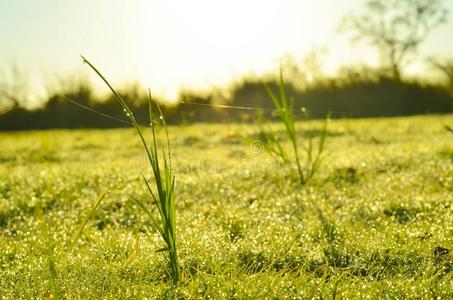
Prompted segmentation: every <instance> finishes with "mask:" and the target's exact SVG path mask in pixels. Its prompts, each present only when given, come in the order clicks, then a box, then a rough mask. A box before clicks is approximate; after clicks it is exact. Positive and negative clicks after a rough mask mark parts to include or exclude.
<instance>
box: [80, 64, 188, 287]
mask: <svg viewBox="0 0 453 300" xmlns="http://www.w3.org/2000/svg"><path fill="white" fill-rule="evenodd" d="M82 58H83V62H84V63H86V64H88V65H89V66H90V67H91V69H93V71H95V72H96V74H97V75H98V76H99V77H100V78H101V79H102V80H103V81H104V82H105V84H106V85H107V86H108V87H109V89H110V90H111V91H112V93H113V94H114V95H115V97H116V99H117V100H118V102H119V103H120V104H121V106H122V108H123V110H124V112H125V113H126V116H127V117H128V118H129V120H130V121H131V122H132V125H133V126H134V128H135V129H136V131H137V134H138V136H139V137H140V140H141V142H142V144H143V148H144V149H145V152H146V155H147V158H148V161H149V163H150V166H151V169H152V172H153V175H154V179H153V182H154V186H155V188H156V189H157V193H155V192H153V188H152V186H151V183H150V182H149V180H148V179H147V178H146V176H145V175H143V174H142V178H143V181H144V183H145V185H146V188H147V190H148V192H149V196H150V197H151V200H152V202H153V203H154V205H155V207H156V208H157V210H158V212H159V217H160V219H156V218H155V217H154V215H153V213H152V212H151V211H150V210H149V209H148V208H147V206H146V204H145V203H146V202H145V201H142V200H140V199H138V198H136V197H134V196H130V197H131V198H132V199H133V200H134V201H135V202H136V203H137V204H138V205H139V206H140V207H141V208H142V209H143V211H144V212H145V213H146V215H147V216H148V217H149V218H150V220H151V224H152V226H153V227H154V229H156V230H157V231H158V232H159V234H160V236H161V237H162V239H163V240H164V242H165V244H166V247H164V248H161V249H158V250H157V251H158V252H162V253H166V254H167V256H166V257H167V262H168V266H169V274H170V276H171V278H172V280H173V283H174V284H176V283H177V282H178V280H179V270H178V256H177V248H176V210H175V194H174V190H175V176H174V174H173V169H172V157H171V149H170V141H169V137H168V131H167V126H166V123H165V118H164V116H163V114H162V111H161V110H160V108H159V106H157V107H158V109H159V120H160V121H161V122H162V124H163V126H164V129H165V134H166V139H167V144H166V150H165V147H162V148H161V149H162V150H161V151H162V155H160V154H159V149H158V145H157V137H156V130H155V123H154V122H155V120H154V116H153V107H152V106H153V104H152V102H151V92H149V106H148V109H149V122H150V126H151V132H152V142H151V145H148V143H147V142H146V139H145V137H144V133H143V131H142V129H141V126H140V125H139V124H138V122H137V120H136V119H135V116H134V113H133V112H132V110H131V109H130V108H129V106H128V105H127V103H126V102H125V101H124V99H123V98H122V97H121V96H120V95H119V94H118V93H117V92H116V91H115V90H114V89H113V87H112V86H111V85H110V83H109V82H108V81H107V79H105V77H104V76H103V75H102V74H101V72H100V71H98V70H97V69H96V67H94V66H93V65H92V64H91V63H90V62H89V61H88V60H87V59H85V58H84V57H83V56H82ZM102 197H103V195H101V197H100V198H99V199H100V200H102ZM100 200H98V202H97V204H98V203H99V202H100Z"/></svg>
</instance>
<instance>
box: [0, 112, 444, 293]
mask: <svg viewBox="0 0 453 300" xmlns="http://www.w3.org/2000/svg"><path fill="white" fill-rule="evenodd" d="M445 125H449V126H450V127H451V126H452V125H453V115H443V116H438V115H431V116H417V117H405V118H388V119H384V118H382V119H355V120H352V119H351V120H348V119H344V120H332V121H330V122H329V125H328V132H327V139H326V153H325V154H326V156H325V158H324V160H323V161H322V165H321V166H320V168H319V172H318V173H317V174H316V175H315V176H314V177H313V179H312V180H310V181H309V182H308V183H307V184H305V185H301V184H300V182H299V180H298V178H297V172H296V170H295V169H294V166H293V165H281V164H280V163H279V161H278V160H276V159H274V158H272V157H271V156H269V155H268V154H267V153H266V152H265V151H264V147H263V145H262V144H261V142H260V140H259V139H258V132H259V128H258V126H257V125H251V124H239V123H238V124H227V125H221V124H210V125H206V124H195V125H181V126H169V127H168V131H169V135H170V136H169V138H170V143H171V148H172V151H173V167H174V171H175V174H176V188H175V203H176V218H177V220H176V224H177V225H176V228H177V245H178V255H179V257H178V260H179V268H180V281H179V283H178V284H177V285H176V286H174V285H173V284H172V281H171V278H170V276H169V274H168V273H167V266H166V261H165V258H164V256H163V255H162V253H161V252H158V251H157V250H158V249H161V248H162V247H163V242H162V240H161V239H160V237H159V234H158V232H157V231H155V230H154V229H153V227H152V226H151V224H150V221H149V218H147V217H146V215H145V214H144V213H143V211H142V210H141V209H140V207H139V206H138V205H137V203H135V202H134V201H132V199H131V198H130V196H132V197H136V198H139V199H142V200H143V201H145V202H146V203H148V204H149V205H148V206H149V207H152V205H151V199H149V194H147V191H146V188H145V187H144V186H143V182H142V181H141V173H142V172H143V173H144V175H145V176H147V177H151V172H150V169H149V167H148V165H147V163H148V162H147V160H146V159H147V158H146V155H145V151H144V149H143V147H142V146H141V145H140V140H139V139H138V137H137V135H136V133H135V132H134V131H133V129H109V130H48V131H27V132H11V133H6V132H5V133H0V237H1V238H0V299H46V298H70V299H74V298H75V299H100V298H105V299H123V298H139V299H140V298H149V299H154V298H170V299H172V298H176V299H198V298H206V299H364V298H369V299H411V298H412V299H414V298H422V299H451V297H452V296H453V285H452V282H453V272H452V269H453V255H452V251H453V134H452V133H451V132H449V131H448V130H446V129H445V128H444V126H445ZM268 126H269V127H272V128H273V129H274V130H276V131H277V132H278V134H280V136H283V134H284V131H283V130H284V129H283V125H282V124H278V123H275V124H270V125H268ZM321 126H322V122H321V121H310V122H298V123H297V124H296V127H297V129H298V131H297V132H298V133H299V134H300V133H301V132H302V130H305V131H306V132H308V133H309V134H312V135H313V136H314V139H315V141H316V139H319V132H320V128H321ZM145 132H146V135H147V136H148V137H149V136H150V132H149V130H148V131H145ZM163 134H164V133H163V132H162V130H160V132H159V135H161V138H162V140H165V138H164V135H163ZM317 135H318V136H317ZM303 137H304V136H303V135H301V136H300V137H299V140H300V141H302V140H303ZM284 146H285V147H288V148H290V143H289V141H288V143H285V144H284ZM302 161H303V159H302ZM105 190H108V192H107V195H106V197H105V198H104V199H103V201H102V202H101V203H100V205H99V207H98V209H97V210H96V211H95V213H94V215H93V216H92V218H91V219H90V220H89V221H88V223H87V225H86V227H85V229H84V231H83V232H82V235H81V236H80V238H79V240H78V241H77V243H76V244H75V245H74V247H73V248H72V249H71V244H72V243H73V241H74V238H75V234H76V233H77V230H78V228H79V227H80V225H81V224H82V222H83V220H84V218H85V217H86V216H87V215H88V214H89V212H90V210H91V208H92V207H93V205H94V203H95V202H96V199H97V198H98V196H99V195H100V194H101V193H102V192H103V191H105ZM154 213H157V212H156V211H154Z"/></svg>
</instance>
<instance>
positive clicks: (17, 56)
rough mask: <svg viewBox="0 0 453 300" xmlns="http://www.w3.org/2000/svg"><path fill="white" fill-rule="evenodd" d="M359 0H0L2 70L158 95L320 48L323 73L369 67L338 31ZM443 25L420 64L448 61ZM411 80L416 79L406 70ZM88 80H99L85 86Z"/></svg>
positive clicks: (452, 50) (450, 46)
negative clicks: (102, 82) (104, 81)
mask: <svg viewBox="0 0 453 300" xmlns="http://www.w3.org/2000/svg"><path fill="white" fill-rule="evenodd" d="M361 2H362V1H361V0H341V1H338V0H317V1H312V0H229V1H214V0H192V1H183V0H180V1H175V0H148V1H147V0H129V1H125V0H96V1H93V0H77V1H69V0H0V72H1V70H2V69H4V68H8V67H9V66H11V64H12V62H16V63H17V65H18V66H19V68H21V69H24V70H27V72H29V74H30V76H31V77H32V81H33V82H34V83H35V86H39V85H41V88H43V87H44V85H45V84H43V82H45V81H46V78H47V79H48V78H50V77H52V76H53V77H55V76H58V75H61V76H63V77H64V75H67V74H74V73H76V72H77V73H80V74H83V75H82V76H87V77H92V78H93V74H91V71H90V70H89V69H88V68H87V67H86V66H84V65H83V64H82V61H81V58H80V55H81V54H82V55H84V56H86V57H87V58H88V59H89V60H91V62H92V63H93V64H95V65H96V66H97V67H99V69H100V70H101V71H102V72H103V73H104V75H105V76H106V77H107V78H109V79H110V80H111V81H112V83H113V84H115V85H121V84H124V82H133V81H135V80H138V81H139V82H140V83H141V84H142V85H143V86H145V87H150V88H151V89H152V90H153V91H155V93H157V94H158V95H159V96H164V97H167V98H169V99H172V98H175V97H176V95H177V92H178V90H179V89H180V88H183V87H185V88H208V87H209V86H212V85H221V84H225V83H229V82H231V81H232V80H234V79H236V78H239V77H241V76H242V75H245V74H257V75H259V74H262V73H265V72H269V71H272V70H275V69H276V68H277V67H278V64H279V59H280V58H281V57H282V56H283V55H286V54H290V55H293V56H294V57H295V58H296V59H301V58H302V57H303V55H304V54H307V53H308V52H310V51H311V50H312V49H313V48H324V47H325V48H327V49H328V52H327V53H326V54H325V55H324V57H323V62H324V67H325V71H326V72H334V71H335V70H336V69H338V68H339V67H341V66H342V65H347V64H358V63H369V64H377V62H378V56H377V54H376V53H375V51H374V50H372V49H370V48H368V47H366V46H362V45H360V44H352V43H351V42H350V40H349V37H348V35H339V34H338V33H337V27H338V23H339V22H340V20H341V18H342V17H343V16H344V15H345V14H347V13H348V12H350V11H351V10H353V9H355V8H357V7H359V6H360V3H361ZM446 4H447V6H448V8H449V9H450V17H449V22H448V23H446V24H444V25H442V26H441V27H439V28H438V29H436V30H435V31H434V32H433V33H432V34H431V36H430V37H429V39H428V40H427V42H426V43H425V44H424V45H423V47H422V48H421V51H420V54H421V56H422V57H426V56H430V55H437V56H441V57H451V56H453V40H452V39H451V38H446V37H452V36H453V21H452V19H453V0H447V1H446ZM412 70H413V72H423V69H422V68H421V66H420V65H418V66H417V64H414V66H413V67H412ZM93 82H97V83H98V84H99V81H96V80H93Z"/></svg>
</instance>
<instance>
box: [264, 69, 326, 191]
mask: <svg viewBox="0 0 453 300" xmlns="http://www.w3.org/2000/svg"><path fill="white" fill-rule="evenodd" d="M266 89H267V92H268V94H269V96H270V98H271V99H272V102H273V103H274V107H275V109H276V110H277V112H278V114H279V116H280V121H281V123H283V125H284V127H285V131H286V137H287V138H288V139H289V141H290V142H291V146H292V150H293V155H292V156H290V155H289V154H288V153H287V152H286V150H285V147H283V146H282V143H281V142H280V140H279V139H278V138H277V137H276V136H275V134H274V133H272V132H266V131H265V130H263V129H262V130H261V131H260V136H261V137H262V138H263V142H264V143H265V145H264V149H266V150H267V151H268V152H269V153H270V154H271V155H272V156H274V157H277V158H279V159H280V161H282V162H283V163H286V164H287V163H291V159H290V157H293V158H294V159H293V160H294V162H295V165H296V168H297V173H298V175H299V181H300V183H301V184H306V183H307V182H308V181H309V180H310V179H311V178H313V176H314V175H315V174H316V172H317V170H318V168H319V167H320V165H321V162H322V159H323V152H324V150H325V142H326V136H327V121H328V119H329V116H327V117H326V120H325V122H324V124H323V126H322V129H321V130H320V136H319V139H318V140H319V141H318V146H317V148H316V149H315V147H314V145H313V137H312V136H311V135H310V134H308V133H306V132H302V134H299V135H301V137H299V138H298V134H297V133H296V127H295V122H296V118H297V114H296V113H295V107H294V99H290V98H288V96H287V95H286V91H285V81H284V79H283V70H280V78H279V84H278V90H279V96H277V95H276V94H275V93H274V92H273V91H272V89H271V88H270V87H269V86H266ZM300 110H301V112H302V114H303V116H304V118H305V119H306V120H308V119H309V112H308V111H307V110H306V109H305V108H304V107H302V108H300ZM299 139H301V140H302V141H303V144H302V145H299ZM301 146H302V149H303V153H304V157H303V159H304V161H305V163H303V164H302V163H301V157H300V156H301V153H300V150H299V149H300V147H301Z"/></svg>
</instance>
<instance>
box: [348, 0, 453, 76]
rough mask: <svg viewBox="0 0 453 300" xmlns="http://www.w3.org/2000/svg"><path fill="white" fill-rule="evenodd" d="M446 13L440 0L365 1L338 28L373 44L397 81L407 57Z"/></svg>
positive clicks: (439, 22)
mask: <svg viewBox="0 0 453 300" xmlns="http://www.w3.org/2000/svg"><path fill="white" fill-rule="evenodd" d="M447 14H448V11H447V9H446V8H445V6H444V1H443V0H366V2H365V11H364V12H363V13H362V14H359V15H358V14H350V15H348V16H346V17H345V18H344V19H343V21H342V23H341V24H340V30H341V31H351V32H352V33H353V34H354V36H353V40H356V41H357V40H366V41H368V43H369V44H370V45H372V46H374V47H376V48H377V49H378V50H379V52H380V54H381V57H382V59H383V63H384V65H385V66H386V68H388V70H389V71H390V73H391V75H392V77H393V78H394V79H396V80H400V79H401V72H402V68H403V66H404V64H405V63H407V61H408V56H410V55H411V54H414V53H415V52H416V51H417V49H418V48H419V46H420V44H421V43H423V41H425V40H426V38H427V36H428V35H429V33H430V32H431V31H432V30H433V29H434V28H435V27H436V26H438V25H440V24H442V23H444V22H445V21H446V17H447Z"/></svg>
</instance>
